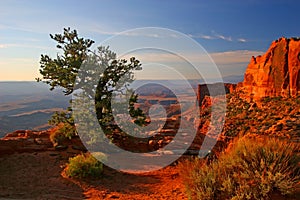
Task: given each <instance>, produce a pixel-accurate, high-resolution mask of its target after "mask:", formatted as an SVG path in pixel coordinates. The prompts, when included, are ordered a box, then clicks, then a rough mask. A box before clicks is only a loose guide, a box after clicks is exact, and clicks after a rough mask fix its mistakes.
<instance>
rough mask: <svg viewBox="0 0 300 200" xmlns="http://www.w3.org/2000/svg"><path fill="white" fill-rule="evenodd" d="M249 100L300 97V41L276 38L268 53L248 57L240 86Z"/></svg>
mask: <svg viewBox="0 0 300 200" xmlns="http://www.w3.org/2000/svg"><path fill="white" fill-rule="evenodd" d="M242 88H243V91H244V94H245V95H246V96H247V97H248V98H250V99H254V100H257V99H260V98H262V97H267V96H268V97H276V96H282V97H296V96H297V95H299V94H300V38H290V39H287V38H280V39H278V40H276V41H274V42H272V44H271V46H270V48H269V49H268V51H267V52H266V53H265V54H264V55H262V56H257V57H254V56H253V57H252V58H251V61H250V63H249V65H248V67H247V69H246V72H245V75H244V81H243V83H242Z"/></svg>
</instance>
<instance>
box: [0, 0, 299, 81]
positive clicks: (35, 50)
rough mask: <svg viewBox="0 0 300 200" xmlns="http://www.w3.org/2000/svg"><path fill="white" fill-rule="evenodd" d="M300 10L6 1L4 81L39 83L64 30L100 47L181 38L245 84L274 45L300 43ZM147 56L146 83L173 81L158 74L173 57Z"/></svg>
mask: <svg viewBox="0 0 300 200" xmlns="http://www.w3.org/2000/svg"><path fill="white" fill-rule="evenodd" d="M299 7H300V2H299V1H298V0H294V1H292V0H272V1H271V0H270V1H269V0H265V1H261V0H248V1H240V0H222V1H221V0H219V1H217V0H212V1H204V0H198V1H196V0H186V1H179V0H164V1H163V0H148V1H146V0H85V1H79V0H77V1H76V0H51V1H49V0H44V1H41V0H28V1H25V0H1V1H0V72H1V73H0V81H34V79H35V78H36V77H39V68H40V64H39V60H40V56H41V54H47V55H50V56H52V57H55V56H56V55H57V53H60V52H59V51H58V50H57V49H56V47H55V46H56V44H55V42H54V41H52V40H51V39H50V37H49V34H50V33H52V34H55V33H62V30H63V28H65V27H70V28H71V29H76V30H77V31H78V33H79V34H80V36H82V37H84V38H90V39H92V40H94V41H95V44H101V43H102V42H103V41H105V40H107V39H108V38H111V37H114V36H115V35H117V34H118V33H120V32H123V31H127V30H131V29H136V28H143V27H158V28H164V29H169V30H171V31H177V32H179V33H182V34H184V35H186V36H187V37H190V38H191V39H192V40H193V41H194V42H196V43H197V44H199V45H201V46H202V47H203V48H204V49H205V51H207V52H208V54H209V56H211V58H212V59H213V61H214V62H215V64H216V66H217V67H218V69H219V71H220V73H221V75H222V76H224V77H225V76H241V75H243V73H244V71H245V69H246V67H247V64H248V62H249V61H250V58H251V56H257V55H260V54H263V53H264V52H265V51H266V50H267V49H268V47H269V45H270V44H271V42H272V41H273V40H276V39H278V38H279V37H283V36H284V37H297V36H298V37H299V36H300V28H299V19H300V14H299ZM126 37H127V38H125V41H122V42H121V43H120V45H123V46H127V45H128V41H131V42H134V41H137V37H138V36H137V35H136V34H128V35H126ZM145 37H147V38H148V39H151V37H153V38H154V39H155V37H157V35H156V34H154V35H150V34H149V35H147V36H145ZM169 37H172V36H171V35H170V36H169ZM127 39H128V40H127ZM172 41H173V40H172ZM107 44H109V42H107ZM176 44H177V43H176ZM170 45H172V44H171V42H170ZM178 48H179V49H180V45H179V47H178ZM192 50H193V49H192ZM184 51H186V50H184ZM195 52H197V51H186V53H187V54H188V53H190V54H193V55H191V56H190V58H191V59H196V60H197V59H199V57H201V55H197V54H196V53H195ZM149 53H151V55H152V57H151V55H150V54H149V55H145V52H143V53H140V54H138V55H140V56H141V57H140V58H141V61H142V63H143V60H144V61H145V62H146V60H147V59H149V58H152V60H151V62H155V63H156V64H157V65H156V66H155V67H154V68H151V70H148V71H147V74H148V73H150V74H151V73H152V74H151V76H149V74H148V75H147V76H144V78H149V77H155V78H157V79H168V78H169V77H168V76H166V74H165V73H159V69H160V67H161V66H162V65H168V63H169V61H170V60H168V59H170V56H166V55H163V54H162V52H149ZM155 53H158V54H159V55H156V56H153V54H155ZM163 58H165V60H164V61H161V60H162V59H163ZM175 60H176V59H175ZM173 62H174V60H173ZM161 63H162V64H161ZM178 63H180V62H178ZM178 63H177V64H178ZM160 64H161V65H160ZM162 71H163V70H162ZM141 77H142V78H143V76H141Z"/></svg>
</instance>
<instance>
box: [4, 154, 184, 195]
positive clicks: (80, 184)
mask: <svg viewBox="0 0 300 200" xmlns="http://www.w3.org/2000/svg"><path fill="white" fill-rule="evenodd" d="M74 153H75V152H67V151H62V152H57V151H44V152H36V153H20V154H18V153H15V154H12V155H5V156H1V157H0V199H70V200H71V199H72V200H76V199H125V200H126V199H128V200H129V199H130V200H134V199H139V200H140V199H145V200H150V199H151V200H152V199H158V200H159V199H170V200H172V199H179V200H180V199H187V197H186V195H185V193H184V186H183V184H182V182H181V178H180V176H179V173H178V171H179V170H178V167H177V166H176V165H173V166H168V167H166V168H164V169H161V170H158V171H154V172H149V173H146V174H128V173H122V172H118V171H115V170H113V169H110V168H107V167H105V168H104V174H103V177H102V178H100V179H97V180H83V181H79V180H76V179H75V180H74V179H70V178H69V177H67V176H66V175H65V174H64V172H63V169H64V165H65V163H66V161H67V160H68V157H70V156H74Z"/></svg>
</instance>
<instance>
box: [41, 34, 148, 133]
mask: <svg viewBox="0 0 300 200" xmlns="http://www.w3.org/2000/svg"><path fill="white" fill-rule="evenodd" d="M50 37H51V39H53V40H54V41H55V42H56V43H57V46H56V47H57V48H58V49H59V50H62V54H58V55H57V56H56V58H51V57H50V56H48V55H41V60H40V64H41V65H40V74H41V75H42V78H37V81H43V82H45V83H47V84H49V85H50V90H53V89H54V88H57V87H62V88H63V89H64V90H63V92H64V93H65V94H66V95H69V94H71V93H73V90H74V85H75V79H76V76H77V75H78V73H79V72H80V68H81V67H82V66H83V65H84V66H85V67H86V70H85V71H84V72H83V71H81V75H82V77H80V78H79V79H77V86H78V88H81V89H83V91H84V92H85V94H84V95H86V96H87V97H89V98H93V100H95V107H96V112H97V118H98V120H99V123H100V124H101V125H102V126H105V127H106V128H108V126H109V125H110V124H112V123H113V121H114V119H113V116H112V109H111V100H112V94H113V92H122V91H123V90H124V88H126V86H128V83H130V82H132V81H133V79H134V76H133V70H140V69H141V64H140V61H138V60H137V59H135V58H134V57H131V58H130V59H129V60H125V59H117V56H116V54H115V53H114V52H113V51H111V50H109V48H108V47H101V46H100V47H98V48H97V49H96V50H95V51H91V50H90V48H91V46H92V44H93V43H94V41H92V40H90V39H84V38H82V37H79V35H78V33H77V31H76V30H71V29H70V28H65V29H64V31H63V34H55V35H51V34H50ZM98 79H99V82H98V85H96V86H95V85H90V84H89V82H91V80H98ZM94 97H95V98H94ZM136 101H137V98H132V99H131V103H133V104H134V103H135V102H136ZM130 106H131V105H128V107H130ZM131 108H132V107H131ZM131 108H130V111H131V114H132V115H135V116H133V117H137V123H142V122H141V120H142V119H143V114H142V112H141V111H140V110H136V111H133V110H132V109H131ZM71 115H72V111H71V109H69V110H67V111H64V112H59V113H56V114H55V115H54V116H53V118H52V119H51V120H50V123H51V124H54V125H57V124H59V123H61V122H62V123H69V124H70V125H72V126H74V120H73V118H72V116H71ZM137 115H140V116H141V117H139V116H137Z"/></svg>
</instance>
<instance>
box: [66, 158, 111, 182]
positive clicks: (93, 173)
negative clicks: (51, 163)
mask: <svg viewBox="0 0 300 200" xmlns="http://www.w3.org/2000/svg"><path fill="white" fill-rule="evenodd" d="M96 157H97V158H98V159H105V155H104V154H102V153H97V155H96ZM65 172H66V174H67V175H68V176H71V177H77V178H86V177H94V178H97V177H100V176H101V175H102V173H103V164H102V163H101V162H100V161H99V160H97V159H96V158H95V157H93V156H92V155H91V154H89V153H88V154H80V155H77V156H75V157H73V158H70V159H69V163H68V164H67V167H66V169H65Z"/></svg>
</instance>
